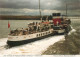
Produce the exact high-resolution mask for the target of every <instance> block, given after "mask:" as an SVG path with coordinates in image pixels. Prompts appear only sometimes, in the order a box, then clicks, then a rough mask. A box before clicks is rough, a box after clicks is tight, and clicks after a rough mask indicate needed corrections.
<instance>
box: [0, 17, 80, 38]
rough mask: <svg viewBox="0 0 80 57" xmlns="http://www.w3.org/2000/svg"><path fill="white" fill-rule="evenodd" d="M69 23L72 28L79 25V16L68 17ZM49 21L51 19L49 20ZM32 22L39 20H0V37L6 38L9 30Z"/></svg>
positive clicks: (24, 26)
mask: <svg viewBox="0 0 80 57" xmlns="http://www.w3.org/2000/svg"><path fill="white" fill-rule="evenodd" d="M70 19H71V22H72V23H71V25H72V26H73V27H74V28H77V27H79V26H80V17H79V18H76V17H74V18H73V17H72V18H71V17H70ZM50 21H51V20H50ZM8 22H9V23H10V28H8ZM32 22H40V20H0V39H1V38H7V37H8V34H9V32H10V30H14V29H18V28H27V26H28V24H29V23H32Z"/></svg>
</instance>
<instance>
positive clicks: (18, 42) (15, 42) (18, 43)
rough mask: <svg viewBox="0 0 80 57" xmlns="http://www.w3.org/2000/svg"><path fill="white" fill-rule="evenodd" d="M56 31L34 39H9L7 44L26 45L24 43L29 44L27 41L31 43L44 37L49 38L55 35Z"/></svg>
mask: <svg viewBox="0 0 80 57" xmlns="http://www.w3.org/2000/svg"><path fill="white" fill-rule="evenodd" d="M53 35H54V33H51V34H49V35H45V36H42V37H37V38H33V39H26V40H22V41H9V40H8V41H7V44H8V45H9V46H18V45H24V44H27V43H31V42H34V41H37V40H41V39H44V38H48V37H50V36H53Z"/></svg>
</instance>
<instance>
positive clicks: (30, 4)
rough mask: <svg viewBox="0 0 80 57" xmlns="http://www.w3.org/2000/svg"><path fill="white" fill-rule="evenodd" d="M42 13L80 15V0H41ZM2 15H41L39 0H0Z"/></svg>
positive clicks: (0, 13)
mask: <svg viewBox="0 0 80 57" xmlns="http://www.w3.org/2000/svg"><path fill="white" fill-rule="evenodd" d="M40 2H41V12H42V15H51V14H52V13H53V12H61V13H62V14H65V12H66V3H67V7H68V8H67V9H68V15H80V0H40ZM0 15H39V0H0Z"/></svg>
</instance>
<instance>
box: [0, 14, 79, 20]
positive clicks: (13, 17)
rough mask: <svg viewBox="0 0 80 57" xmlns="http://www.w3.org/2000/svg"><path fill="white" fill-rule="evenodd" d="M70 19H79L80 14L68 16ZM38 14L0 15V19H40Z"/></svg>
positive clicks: (44, 18)
mask: <svg viewBox="0 0 80 57" xmlns="http://www.w3.org/2000/svg"><path fill="white" fill-rule="evenodd" d="M68 17H69V18H70V19H75V18H76V19H80V16H76V17H73V16H68ZM40 18H41V17H40V16H8V15H6V16H5V15H2V16H0V20H40ZM46 18H47V16H43V20H46ZM48 19H49V20H52V16H48Z"/></svg>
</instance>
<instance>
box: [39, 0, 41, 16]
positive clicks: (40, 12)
mask: <svg viewBox="0 0 80 57" xmlns="http://www.w3.org/2000/svg"><path fill="white" fill-rule="evenodd" d="M40 8H41V7H40V0H39V13H40V17H41V9H40Z"/></svg>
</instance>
